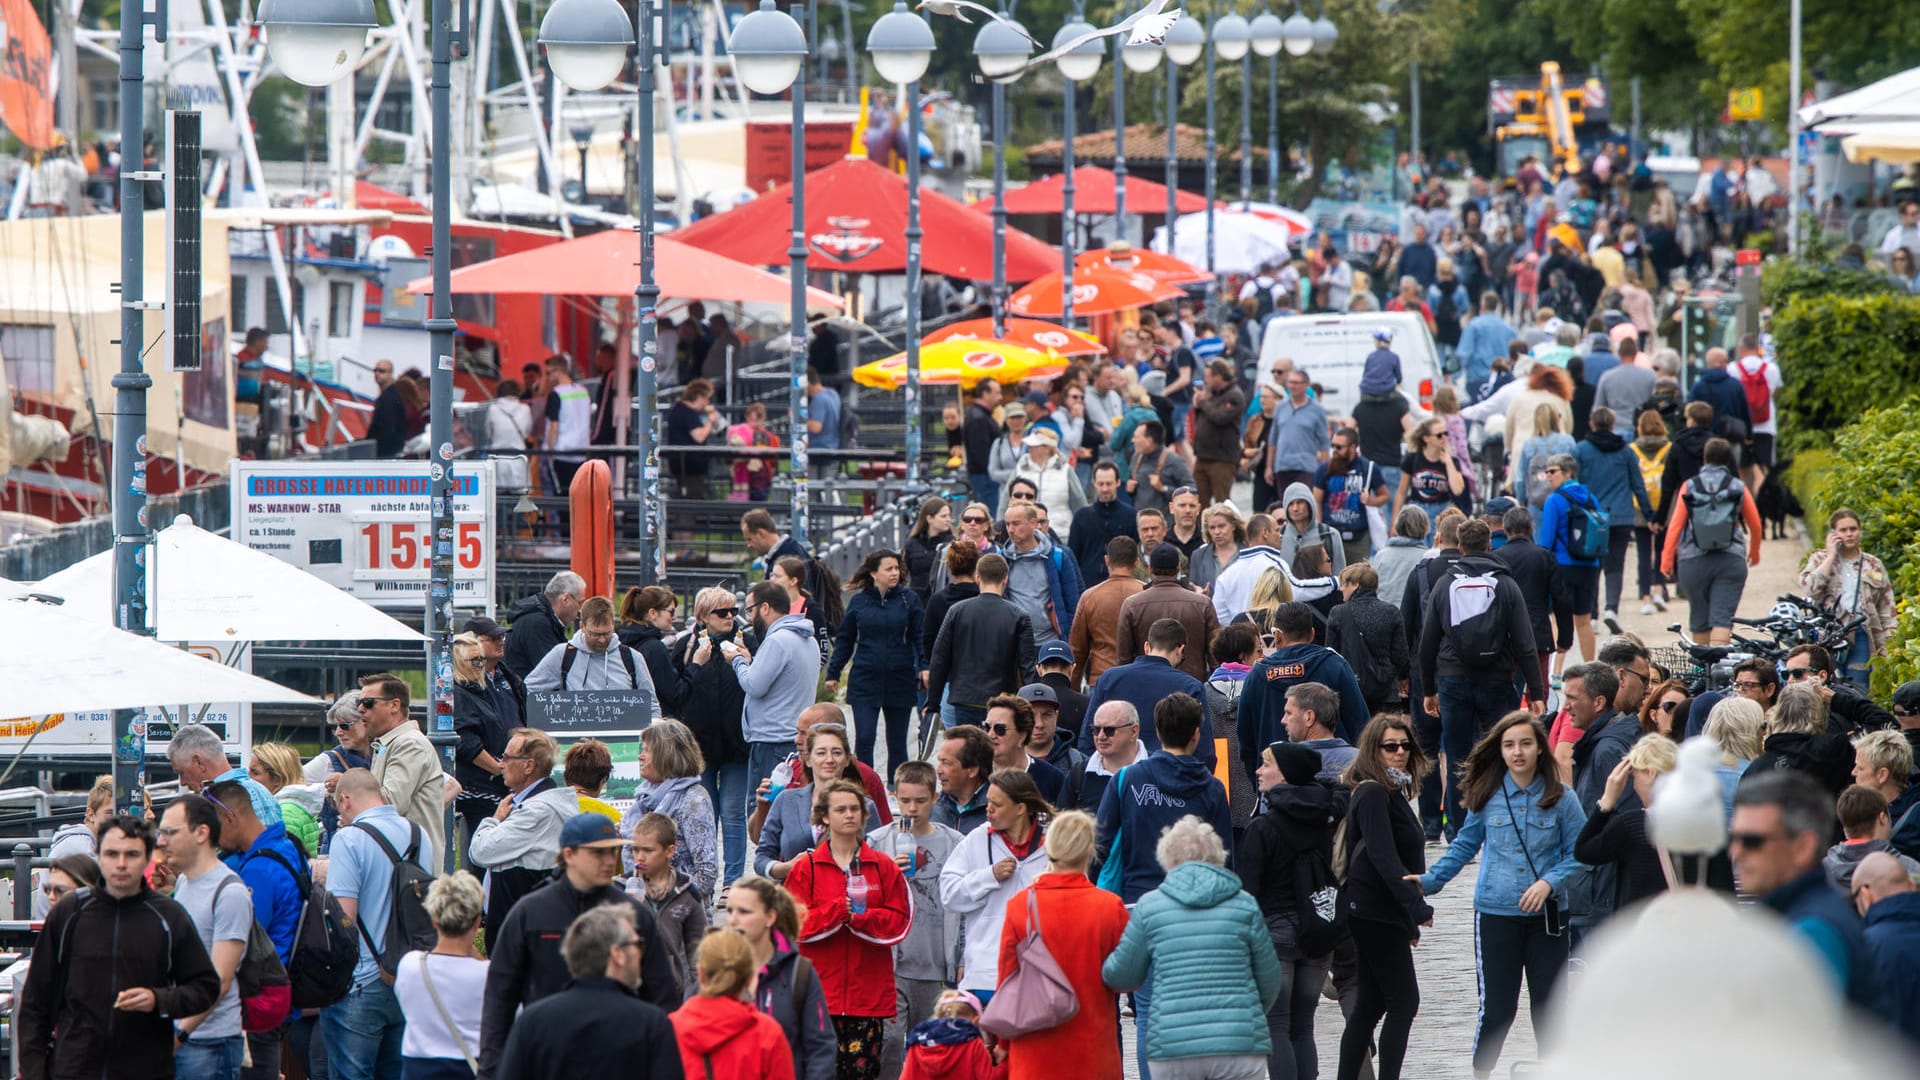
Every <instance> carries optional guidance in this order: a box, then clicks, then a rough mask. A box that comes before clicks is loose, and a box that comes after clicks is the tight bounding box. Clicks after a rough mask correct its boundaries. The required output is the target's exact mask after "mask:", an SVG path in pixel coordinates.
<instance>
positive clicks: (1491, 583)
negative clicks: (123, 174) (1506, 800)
mask: <svg viewBox="0 0 1920 1080" xmlns="http://www.w3.org/2000/svg"><path fill="white" fill-rule="evenodd" d="M1491 540H1492V533H1491V530H1489V529H1488V528H1487V523H1486V522H1484V521H1480V520H1478V519H1471V520H1468V521H1464V522H1462V523H1461V524H1460V561H1459V562H1456V563H1454V564H1453V566H1452V567H1451V568H1449V569H1448V570H1447V572H1446V573H1445V574H1444V575H1442V576H1441V577H1440V578H1439V579H1438V580H1437V581H1435V582H1434V584H1433V592H1432V593H1431V594H1430V595H1429V596H1428V597H1427V600H1426V612H1425V614H1424V616H1423V617H1422V619H1421V624H1422V629H1421V633H1420V684H1421V686H1422V687H1423V688H1424V690H1425V701H1424V704H1425V706H1426V710H1427V712H1428V713H1431V714H1436V715H1438V716H1439V717H1440V745H1441V749H1442V750H1443V751H1444V752H1445V753H1446V756H1447V769H1446V790H1445V792H1444V797H1445V800H1446V803H1445V805H1446V815H1447V817H1446V833H1447V839H1448V841H1449V842H1451V841H1452V839H1453V834H1454V833H1457V832H1459V831H1460V826H1461V824H1463V823H1464V822H1465V821H1466V813H1465V812H1464V811H1463V810H1462V809H1461V803H1460V767H1461V766H1462V765H1464V764H1465V763H1466V760H1467V755H1468V754H1469V753H1470V752H1471V751H1472V750H1473V744H1474V743H1475V742H1476V741H1478V740H1479V738H1480V736H1481V735H1482V734H1483V733H1484V732H1485V729H1487V728H1489V727H1491V726H1492V725H1493V723H1494V722H1495V721H1497V720H1499V718H1500V717H1502V716H1505V715H1506V714H1507V713H1509V712H1512V711H1513V710H1514V709H1515V708H1518V707H1519V705H1520V697H1519V694H1517V693H1516V692H1515V690H1514V681H1515V680H1514V673H1515V671H1516V670H1517V671H1518V672H1519V673H1520V674H1522V675H1524V676H1525V678H1526V686H1527V708H1528V710H1529V711H1530V712H1532V713H1533V715H1535V716H1539V715H1540V714H1541V713H1542V712H1543V711H1544V709H1545V704H1546V700H1547V684H1546V680H1545V679H1544V678H1542V677H1541V672H1540V662H1539V660H1538V658H1537V656H1536V654H1535V651H1534V642H1533V624H1532V619H1531V618H1530V617H1529V615H1528V614H1527V598H1526V597H1525V596H1522V595H1521V593H1520V586H1519V585H1517V584H1515V582H1514V580H1513V577H1512V576H1511V575H1510V574H1508V573H1507V564H1506V563H1503V562H1501V561H1500V560H1499V559H1496V558H1494V557H1493V555H1492V553H1491V552H1490V551H1489V544H1490V543H1491ZM1576 610H1577V609H1576Z"/></svg>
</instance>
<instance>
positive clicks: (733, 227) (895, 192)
mask: <svg viewBox="0 0 1920 1080" xmlns="http://www.w3.org/2000/svg"><path fill="white" fill-rule="evenodd" d="M792 218H793V185H792V184H784V185H782V186H780V187H777V188H774V189H773V190H771V191H769V192H767V193H766V194H764V195H762V196H760V197H759V198H757V199H755V200H753V201H752V202H749V203H746V204H744V205H741V206H737V207H735V208H734V209H732V210H727V211H723V212H721V213H718V214H715V215H713V216H712V217H706V218H701V219H700V220H699V221H696V222H694V223H693V224H691V225H688V226H686V227H684V228H681V229H678V230H676V231H675V232H674V234H673V236H674V239H676V240H679V241H680V242H681V243H685V244H692V245H693V246H695V247H700V248H705V249H707V250H708V251H713V252H718V253H719V254H721V255H725V256H727V257H728V258H731V259H738V260H740V261H741V262H743V263H751V264H752V265H754V266H778V265H783V264H785V263H786V261H787V246H788V244H789V243H790V242H791V240H792V236H793V223H792ZM920 227H921V229H922V230H923V231H924V232H925V234H926V239H925V240H923V241H922V247H921V253H920V258H921V268H922V269H923V270H925V271H926V272H927V273H929V274H946V275H948V276H950V277H956V278H964V279H966V280H968V281H985V280H987V279H989V278H991V277H993V222H992V221H991V220H990V219H988V218H987V217H986V216H984V215H982V214H978V213H975V212H974V211H972V210H970V209H968V208H967V206H966V204H964V203H961V202H959V201H957V200H955V199H951V198H948V197H947V196H945V195H942V194H940V193H939V192H938V191H935V190H934V189H932V188H926V187H923V188H921V189H920ZM806 233H807V250H808V256H809V259H808V269H810V270H814V271H839V272H842V273H850V274H897V273H900V272H902V271H904V270H905V269H906V268H907V182H906V181H905V180H904V179H902V178H901V177H899V176H897V175H895V174H894V173H890V172H888V171H887V170H886V169H883V168H881V167H880V166H879V165H876V164H874V163H873V162H872V161H869V160H867V159H866V158H857V157H849V158H842V159H841V160H840V161H837V162H835V163H834V164H832V165H829V166H827V167H826V168H824V169H817V170H815V171H813V172H810V173H808V174H807V190H806ZM1006 265H1007V280H1008V281H1031V280H1033V279H1034V278H1037V277H1039V276H1041V275H1042V274H1045V273H1046V272H1047V271H1049V270H1051V269H1053V268H1054V267H1056V266H1059V265H1060V252H1059V249H1057V248H1054V247H1052V246H1050V245H1047V244H1044V243H1042V242H1040V241H1039V240H1036V239H1034V238H1033V237H1031V236H1028V235H1027V234H1026V233H1023V232H1020V231H1018V230H1015V229H1008V230H1007V256H1006Z"/></svg>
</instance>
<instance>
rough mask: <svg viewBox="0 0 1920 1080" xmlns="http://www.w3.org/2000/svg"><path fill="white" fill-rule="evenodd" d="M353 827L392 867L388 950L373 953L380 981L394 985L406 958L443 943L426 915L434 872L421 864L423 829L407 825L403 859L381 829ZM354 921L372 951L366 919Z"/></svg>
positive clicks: (363, 823) (410, 823) (356, 824)
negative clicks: (368, 838) (410, 954)
mask: <svg viewBox="0 0 1920 1080" xmlns="http://www.w3.org/2000/svg"><path fill="white" fill-rule="evenodd" d="M353 827H354V828H356V829H359V830H360V831H361V832H364V833H366V834H367V835H368V836H371V837H373V842H374V843H376V844H379V845H380V850H381V851H383V852H385V853H386V856H387V862H388V863H389V864H390V865H391V866H392V868H393V873H392V875H391V877H390V880H389V881H388V883H387V893H388V903H387V936H386V947H385V948H381V949H375V951H374V959H375V960H377V961H379V964H380V976H381V978H383V979H385V980H386V981H387V982H388V983H389V984H391V983H392V982H393V977H394V976H395V975H396V974H398V973H399V971H400V961H401V959H402V958H403V957H405V956H406V955H407V954H408V953H410V952H414V951H416V950H417V951H420V952H425V951H427V950H429V949H431V948H433V947H434V945H435V944H436V943H438V942H439V940H440V932H439V931H437V930H435V929H434V928H433V919H432V917H430V916H429V915H428V914H427V887H428V886H430V885H432V884H433V872H432V871H431V870H428V869H427V868H426V867H423V866H421V865H420V861H419V860H420V838H421V833H420V826H418V825H415V824H413V823H412V822H408V823H407V829H408V835H409V840H408V843H407V854H406V856H405V857H404V858H403V857H401V855H400V853H399V852H397V851H395V850H393V845H392V844H389V843H387V838H386V837H385V836H382V835H381V834H380V830H378V829H376V828H374V827H373V826H371V825H369V824H367V823H366V822H364V821H356V822H354V823H353ZM354 922H355V924H356V925H358V926H359V928H360V936H361V937H363V938H365V939H366V941H367V948H369V949H373V948H374V944H373V934H372V933H370V932H369V931H368V930H367V924H366V920H364V919H358V918H356V919H355V920H354Z"/></svg>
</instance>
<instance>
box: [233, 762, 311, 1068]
mask: <svg viewBox="0 0 1920 1080" xmlns="http://www.w3.org/2000/svg"><path fill="white" fill-rule="evenodd" d="M207 797H208V798H209V799H212V800H213V803H214V805H215V806H216V807H217V808H218V809H219V810H220V831H219V833H218V835H216V836H215V837H214V841H215V842H216V843H217V844H218V845H219V846H220V851H221V853H222V854H223V855H224V856H226V857H227V858H229V859H231V860H232V865H233V866H234V869H235V870H236V871H237V872H238V873H239V875H240V880H241V881H243V882H245V883H246V886H247V891H248V892H250V893H251V894H252V896H253V920H254V922H256V923H259V924H260V926H261V928H262V929H264V930H265V931H266V932H267V937H269V938H270V939H272V941H273V949H274V952H275V953H276V954H277V955H278V956H279V959H280V963H281V966H283V967H285V968H286V969H287V971H288V973H289V974H291V973H292V972H293V969H294V947H295V945H296V939H297V937H298V936H299V931H300V930H301V929H302V926H301V915H302V913H303V912H304V911H305V908H306V904H307V896H308V891H309V888H308V884H309V883H308V879H307V874H308V872H309V871H308V870H307V858H306V856H305V855H304V854H303V853H301V851H300V850H299V847H298V845H296V844H295V843H294V842H293V840H292V839H291V838H289V837H288V836H287V830H286V826H284V825H282V824H280V823H278V822H275V823H274V824H271V825H267V824H262V823H261V821H260V818H259V816H258V815H256V814H255V813H254V812H253V804H252V803H251V802H249V801H248V800H247V798H246V789H245V788H243V787H242V786H241V785H240V784H239V782H237V781H233V780H222V781H221V782H219V783H217V784H215V785H213V787H212V788H210V789H209V790H208V791H207ZM313 918H314V919H316V920H318V919H322V918H324V914H323V913H321V912H316V913H315V914H314V915H313ZM313 974H316V975H317V974H319V973H313ZM294 1008H295V1010H296V1013H297V1010H298V1009H299V1008H300V1006H299V1005H297V1004H296V1005H295V1006H294ZM288 1019H292V1017H291V1016H290V1017H289V1018H288ZM283 1031H285V1025H284V1024H283V1025H281V1026H279V1027H275V1028H272V1029H271V1030H266V1031H251V1032H248V1033H247V1053H248V1056H249V1057H251V1058H252V1060H253V1064H251V1065H248V1066H247V1067H245V1068H243V1069H241V1070H240V1080H278V1078H279V1076H280V1041H281V1040H280V1036H281V1033H282V1032H283Z"/></svg>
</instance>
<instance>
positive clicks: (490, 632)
mask: <svg viewBox="0 0 1920 1080" xmlns="http://www.w3.org/2000/svg"><path fill="white" fill-rule="evenodd" d="M460 629H461V631H462V632H463V633H468V634H473V635H475V636H477V637H506V636H507V628H506V627H504V626H501V625H500V624H499V623H497V622H494V621H493V620H492V619H489V618H487V617H486V616H485V615H476V616H474V617H473V618H471V619H468V620H467V622H466V625H465V626H462V627H461V628H460Z"/></svg>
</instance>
